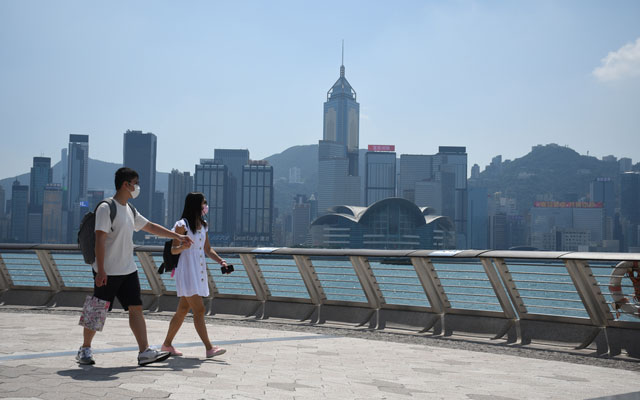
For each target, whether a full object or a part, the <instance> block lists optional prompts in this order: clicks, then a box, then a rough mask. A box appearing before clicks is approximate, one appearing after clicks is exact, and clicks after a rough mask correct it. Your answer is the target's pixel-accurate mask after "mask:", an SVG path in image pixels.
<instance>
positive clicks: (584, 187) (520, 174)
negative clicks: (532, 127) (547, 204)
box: [469, 144, 619, 213]
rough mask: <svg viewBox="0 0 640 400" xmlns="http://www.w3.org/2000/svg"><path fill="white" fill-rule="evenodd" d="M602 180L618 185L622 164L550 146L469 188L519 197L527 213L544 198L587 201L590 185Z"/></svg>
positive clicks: (486, 172) (490, 171) (505, 164)
mask: <svg viewBox="0 0 640 400" xmlns="http://www.w3.org/2000/svg"><path fill="white" fill-rule="evenodd" d="M600 177H607V178H611V179H613V180H614V182H618V179H619V173H618V163H617V162H615V161H602V160H599V159H597V158H595V157H590V156H585V155H580V154H578V153H577V152H576V151H575V150H572V149H570V148H568V147H562V146H558V145H557V144H548V145H546V146H535V147H534V148H533V149H532V150H531V152H530V153H529V154H527V155H525V156H523V157H521V158H517V159H515V160H513V161H509V160H507V161H504V162H502V163H501V164H500V165H497V166H493V167H492V166H489V167H487V168H486V169H485V170H484V171H483V172H482V173H480V178H479V179H471V180H469V185H470V186H481V187H486V188H488V189H489V193H495V192H502V193H503V195H504V196H506V197H511V198H515V199H516V200H517V206H518V210H519V211H520V212H522V213H524V212H526V211H527V210H529V209H530V208H531V207H532V206H533V202H534V201H536V198H537V197H538V198H539V197H541V196H546V198H547V199H552V200H556V201H578V200H586V199H587V197H588V196H589V184H590V182H591V181H593V180H594V179H596V178H600Z"/></svg>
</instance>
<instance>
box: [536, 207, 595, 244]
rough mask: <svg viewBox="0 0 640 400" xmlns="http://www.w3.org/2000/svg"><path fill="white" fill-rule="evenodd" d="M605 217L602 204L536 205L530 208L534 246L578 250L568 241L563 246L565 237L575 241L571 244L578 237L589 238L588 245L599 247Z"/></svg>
mask: <svg viewBox="0 0 640 400" xmlns="http://www.w3.org/2000/svg"><path fill="white" fill-rule="evenodd" d="M603 218H604V212H603V208H602V204H601V203H593V202H557V201H539V202H535V203H534V207H533V208H532V209H531V245H532V246H533V247H536V248H538V249H541V250H558V251H564V250H577V247H575V248H574V247H567V245H566V241H565V245H564V246H565V247H562V246H563V245H562V243H561V242H562V241H563V240H565V239H563V238H562V235H564V234H566V235H567V238H573V239H571V240H570V241H572V240H574V239H575V238H581V239H580V240H582V238H584V237H587V236H586V235H588V238H589V240H588V243H586V246H587V247H588V246H589V245H594V246H599V245H600V244H601V242H602V238H603V223H602V220H603ZM558 232H560V233H558ZM563 232H564V233H563ZM580 232H586V234H581V233H580ZM572 243H574V244H575V243H577V242H575V241H574V242H572ZM579 244H580V245H585V243H582V242H580V243H579ZM576 246H577V245H576Z"/></svg>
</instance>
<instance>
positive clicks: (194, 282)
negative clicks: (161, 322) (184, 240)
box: [162, 192, 227, 358]
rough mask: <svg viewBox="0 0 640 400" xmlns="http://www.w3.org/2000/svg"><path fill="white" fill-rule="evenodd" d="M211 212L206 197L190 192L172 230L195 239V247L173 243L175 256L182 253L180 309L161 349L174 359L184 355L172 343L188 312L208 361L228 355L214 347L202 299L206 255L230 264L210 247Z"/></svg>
mask: <svg viewBox="0 0 640 400" xmlns="http://www.w3.org/2000/svg"><path fill="white" fill-rule="evenodd" d="M208 212H209V206H208V205H207V200H206V199H205V197H204V195H203V194H202V193H198V192H194V193H189V194H188V195H187V197H186V199H185V201H184V210H183V211H182V219H181V220H179V221H177V222H176V223H175V225H174V227H173V230H174V231H175V232H176V233H178V234H180V235H188V236H189V237H190V238H191V240H193V245H184V244H181V243H180V242H179V241H177V240H174V241H173V243H172V247H171V253H172V254H180V259H179V260H178V266H177V267H176V269H175V270H174V271H175V280H176V291H177V294H178V297H180V301H179V303H178V309H177V310H176V313H175V315H174V316H173V318H172V319H171V322H170V323H169V331H168V332H167V337H166V338H165V339H164V343H163V344H162V350H163V351H168V352H170V353H171V355H173V356H181V355H182V353H181V352H179V351H178V350H176V349H175V347H173V345H172V342H173V339H174V337H175V336H176V334H177V333H178V330H179V329H180V327H181V326H182V322H184V318H185V317H186V316H187V314H188V313H189V310H191V311H192V312H193V324H194V325H195V328H196V332H197V333H198V336H200V339H201V340H202V343H204V347H205V348H206V356H207V358H210V357H213V356H218V355H220V354H224V353H225V352H226V350H225V349H223V348H222V347H218V346H213V345H212V344H211V341H210V340H209V335H208V333H207V326H206V324H205V321H204V312H205V308H204V302H203V301H202V298H203V297H208V296H209V280H208V274H207V261H206V258H205V255H206V256H209V257H210V258H211V259H212V260H213V261H215V262H217V263H219V264H220V265H222V266H223V267H226V266H227V262H226V261H225V260H223V259H222V257H220V256H219V255H218V254H217V253H216V252H215V251H214V250H213V249H212V248H211V245H210V244H209V237H208V235H207V223H206V221H205V220H204V216H205V215H206V214H207V213H208Z"/></svg>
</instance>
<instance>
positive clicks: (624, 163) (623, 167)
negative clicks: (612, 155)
mask: <svg viewBox="0 0 640 400" xmlns="http://www.w3.org/2000/svg"><path fill="white" fill-rule="evenodd" d="M632 167H633V161H632V160H631V159H630V158H627V157H623V158H621V159H619V160H618V168H619V169H620V173H621V174H623V173H625V172H629V171H631V168H632Z"/></svg>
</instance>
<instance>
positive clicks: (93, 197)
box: [87, 190, 104, 211]
mask: <svg viewBox="0 0 640 400" xmlns="http://www.w3.org/2000/svg"><path fill="white" fill-rule="evenodd" d="M87 196H88V201H89V210H91V211H93V210H95V209H96V207H97V206H98V203H100V202H101V201H102V200H104V190H89V191H87Z"/></svg>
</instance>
